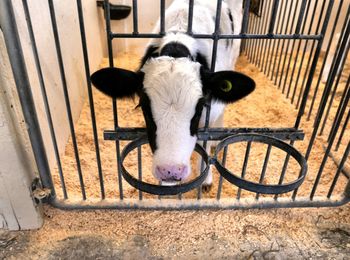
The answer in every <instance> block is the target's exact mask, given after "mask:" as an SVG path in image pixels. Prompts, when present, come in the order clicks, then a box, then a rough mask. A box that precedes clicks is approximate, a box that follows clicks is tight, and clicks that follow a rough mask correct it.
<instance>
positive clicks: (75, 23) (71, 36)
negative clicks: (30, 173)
mask: <svg viewBox="0 0 350 260" xmlns="http://www.w3.org/2000/svg"><path fill="white" fill-rule="evenodd" d="M53 2H54V6H55V11H56V19H57V24H58V31H59V35H60V41H61V49H62V54H63V61H64V66H65V72H66V79H67V85H68V91H69V96H70V102H71V107H72V114H73V118H74V121H77V120H78V118H79V115H80V112H81V109H82V106H83V103H84V102H85V99H86V96H87V87H86V79H85V70H84V64H83V56H82V47H81V38H80V30H79V19H78V14H77V7H76V1H72V0H60V1H53ZM82 3H83V10H84V18H85V29H86V34H87V35H86V36H87V44H88V50H89V58H90V69H91V71H94V70H96V68H97V67H98V66H99V64H100V63H101V60H102V56H103V47H102V44H103V40H102V36H104V33H103V27H102V26H101V20H102V18H101V17H100V12H99V8H98V7H97V6H96V0H83V1H82ZM13 5H14V9H15V14H16V20H17V26H18V29H19V33H20V35H21V44H22V47H23V51H24V56H25V58H26V65H27V69H28V74H29V78H30V82H31V86H32V91H33V96H34V101H35V105H36V109H37V113H38V118H39V122H40V126H41V128H42V133H43V139H44V143H45V144H46V149H47V153H48V158H49V162H50V166H51V167H54V166H56V162H55V157H54V153H53V146H52V141H51V137H50V134H49V128H48V124H47V119H46V113H45V110H44V104H43V99H42V95H41V91H40V86H39V81H38V76H37V71H36V67H35V63H34V59H33V54H32V49H31V43H30V40H29V35H28V30H27V25H26V21H25V17H24V12H23V7H22V1H21V0H14V1H13ZM28 5H29V9H30V13H31V18H32V23H33V29H34V33H35V37H36V41H37V46H38V50H39V56H40V61H41V66H42V70H43V74H44V80H45V83H46V90H47V93H48V99H49V103H50V106H51V113H52V118H53V122H54V126H55V131H56V136H57V140H58V146H59V150H60V151H61V152H63V151H64V149H65V145H66V142H67V140H68V138H69V136H70V131H69V125H68V118H67V113H66V108H65V102H64V96H63V90H62V82H61V78H60V72H59V67H58V62H57V55H56V49H55V43H54V38H53V33H52V27H51V21H50V12H49V8H48V1H37V0H30V1H28Z"/></svg>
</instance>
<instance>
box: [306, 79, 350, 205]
mask: <svg viewBox="0 0 350 260" xmlns="http://www.w3.org/2000/svg"><path fill="white" fill-rule="evenodd" d="M349 78H350V77H349ZM349 99H350V89H348V91H347V94H346V98H345V104H348V102H349ZM345 110H346V105H345V106H343V108H342V110H341V112H340V116H339V118H338V119H337V122H336V124H335V131H334V134H333V135H332V136H331V138H330V140H329V143H328V146H327V149H326V152H325V154H324V156H323V160H322V163H321V166H320V169H319V171H318V173H317V176H316V179H315V183H314V186H313V187H312V191H311V193H310V199H311V200H312V199H313V198H314V196H315V193H316V190H317V187H318V184H319V181H320V179H321V176H322V173H323V168H324V166H325V165H326V162H327V159H328V155H329V152H330V151H331V149H332V146H333V142H334V140H335V136H336V133H337V131H338V129H339V126H340V122H341V120H342V118H343V115H344V113H345Z"/></svg>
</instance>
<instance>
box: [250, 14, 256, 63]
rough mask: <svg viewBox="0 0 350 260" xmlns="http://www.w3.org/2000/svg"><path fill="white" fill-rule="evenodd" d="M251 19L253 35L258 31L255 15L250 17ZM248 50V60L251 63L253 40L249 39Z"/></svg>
mask: <svg viewBox="0 0 350 260" xmlns="http://www.w3.org/2000/svg"><path fill="white" fill-rule="evenodd" d="M252 17H253V22H252V23H253V33H254V34H256V32H257V29H258V18H257V17H256V16H255V15H252ZM250 41H251V43H250V50H249V53H248V59H249V61H250V62H251V63H253V52H254V48H255V39H251V40H250Z"/></svg>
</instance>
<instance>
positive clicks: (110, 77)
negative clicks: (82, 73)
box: [91, 68, 143, 98]
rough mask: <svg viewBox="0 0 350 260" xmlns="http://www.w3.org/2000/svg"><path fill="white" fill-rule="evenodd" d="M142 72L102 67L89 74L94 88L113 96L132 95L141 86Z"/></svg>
mask: <svg viewBox="0 0 350 260" xmlns="http://www.w3.org/2000/svg"><path fill="white" fill-rule="evenodd" d="M142 81H143V74H142V73H141V72H140V73H135V72H132V71H129V70H124V69H119V68H103V69H100V70H98V71H96V72H95V73H93V74H92V75H91V82H92V84H94V86H95V87H96V88H98V89H99V90H101V91H102V92H103V93H105V94H106V95H108V96H110V97H113V98H124V97H133V96H134V95H135V94H136V93H137V92H138V90H140V89H141V87H142Z"/></svg>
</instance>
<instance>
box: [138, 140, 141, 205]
mask: <svg viewBox="0 0 350 260" xmlns="http://www.w3.org/2000/svg"><path fill="white" fill-rule="evenodd" d="M137 168H138V174H139V176H138V177H139V180H140V181H142V154H141V146H138V147H137ZM139 200H142V191H140V190H139Z"/></svg>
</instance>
